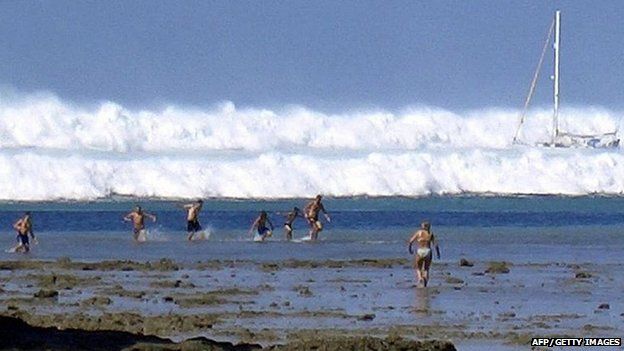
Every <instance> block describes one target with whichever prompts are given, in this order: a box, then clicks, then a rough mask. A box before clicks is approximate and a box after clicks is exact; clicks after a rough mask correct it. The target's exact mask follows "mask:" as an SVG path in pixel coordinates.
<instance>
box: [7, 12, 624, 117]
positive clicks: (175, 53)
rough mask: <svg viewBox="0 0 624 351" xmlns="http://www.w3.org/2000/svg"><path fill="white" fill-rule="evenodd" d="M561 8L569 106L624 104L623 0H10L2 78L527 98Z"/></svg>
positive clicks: (163, 88) (76, 93)
mask: <svg viewBox="0 0 624 351" xmlns="http://www.w3.org/2000/svg"><path fill="white" fill-rule="evenodd" d="M557 8H559V9H561V11H562V22H563V24H562V53H561V55H562V58H561V60H562V63H561V64H562V66H561V84H562V88H561V89H562V92H561V94H562V105H565V104H569V105H582V106H585V105H591V106H602V107H606V108H614V109H617V108H622V107H623V106H624V25H623V23H624V22H623V21H624V3H622V2H621V1H609V0H605V1H599V2H595V1H575V0H570V1H494V0H491V1H484V0H473V1H369V0H358V1H348V0H344V1H324V0H320V1H298V0H290V1H218V0H215V1H160V0H145V1H143V0H124V1H116V0H111V1H73V0H55V1H27V0H24V1H12V0H0V85H1V86H3V87H4V88H5V89H6V88H9V89H15V90H16V91H19V92H24V93H32V92H42V91H43V92H51V93H53V94H56V95H58V96H59V97H60V98H62V99H66V100H69V101H74V102H78V103H90V102H99V101H114V102H117V103H120V104H124V105H127V106H134V107H146V106H153V105H159V104H179V105H191V106H204V105H211V104H214V103H218V102H221V101H232V102H234V103H235V104H236V105H243V106H251V107H272V106H283V105H290V104H297V105H304V106H308V107H311V108H318V109H330V110H346V109H351V108H362V107H379V108H385V109H399V108H402V107H407V106H418V105H428V106H436V107H441V108H445V109H450V110H467V109H479V108H485V107H503V108H521V107H522V104H523V102H524V99H525V97H526V94H527V91H528V89H529V85H530V81H531V78H532V76H533V73H534V70H535V66H536V64H537V61H538V59H539V54H540V52H541V48H542V46H543V43H544V40H545V37H546V34H547V30H548V28H549V25H550V22H551V20H552V16H553V12H554V10H555V9H557ZM548 55H549V56H547V58H546V63H545V67H544V69H545V72H543V73H542V76H541V79H540V82H539V84H538V89H537V93H536V98H535V104H536V105H546V106H547V105H548V104H550V101H551V82H550V81H549V75H550V72H548V70H550V69H551V68H550V67H551V61H552V56H551V55H552V54H551V53H549V54H548Z"/></svg>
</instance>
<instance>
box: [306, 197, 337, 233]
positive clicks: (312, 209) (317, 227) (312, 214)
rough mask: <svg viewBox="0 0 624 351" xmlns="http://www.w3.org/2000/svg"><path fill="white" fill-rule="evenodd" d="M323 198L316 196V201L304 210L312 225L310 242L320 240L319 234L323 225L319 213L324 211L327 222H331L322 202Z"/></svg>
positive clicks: (311, 202)
mask: <svg viewBox="0 0 624 351" xmlns="http://www.w3.org/2000/svg"><path fill="white" fill-rule="evenodd" d="M322 199H323V197H322V196H321V195H316V197H315V198H314V200H312V201H310V203H308V204H307V205H306V207H305V208H304V209H303V211H304V214H305V216H306V219H307V220H308V223H309V224H310V240H316V239H317V238H318V233H319V232H320V231H322V230H323V224H322V223H321V221H320V220H319V218H318V216H319V212H321V211H323V215H324V216H325V219H326V220H327V222H331V218H329V213H327V211H326V210H325V206H323V203H322V202H321V200H322Z"/></svg>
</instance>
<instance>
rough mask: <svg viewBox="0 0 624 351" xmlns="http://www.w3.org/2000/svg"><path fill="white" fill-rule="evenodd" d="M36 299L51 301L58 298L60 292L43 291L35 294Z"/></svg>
mask: <svg viewBox="0 0 624 351" xmlns="http://www.w3.org/2000/svg"><path fill="white" fill-rule="evenodd" d="M34 296H35V297H38V298H40V299H51V298H54V297H57V296H58V291H56V290H47V289H41V290H39V291H37V292H36V293H35V294H34Z"/></svg>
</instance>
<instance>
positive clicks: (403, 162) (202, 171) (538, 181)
mask: <svg viewBox="0 0 624 351" xmlns="http://www.w3.org/2000/svg"><path fill="white" fill-rule="evenodd" d="M0 177H1V179H3V181H2V182H0V200H33V201H35V200H55V199H76V200H85V199H96V198H104V197H108V196H111V195H115V194H121V195H130V196H138V197H162V198H196V197H233V198H288V197H309V196H313V195H315V194H317V193H323V194H326V195H333V196H357V195H369V196H395V195H400V196H425V195H431V194H440V195H442V194H447V195H453V194H465V193H481V194H483V193H494V194H565V195H583V194H592V193H600V194H622V193H623V192H624V155H623V154H621V153H620V152H600V153H597V152H591V151H583V152H562V151H560V150H548V149H544V150H538V149H533V148H516V149H514V150H480V149H455V150H448V151H442V150H428V151H419V152H399V153H370V154H366V155H360V156H357V155H355V156H352V157H347V156H345V157H340V158H338V157H325V156H321V157H310V155H305V154H281V153H263V154H258V155H251V156H248V157H245V158H238V159H236V160H231V159H227V158H219V157H217V158H184V157H182V158H181V157H161V156H155V157H147V158H141V159H133V158H114V157H93V156H82V155H67V156H58V155H52V156H50V155H45V154H41V153H37V152H36V150H22V151H19V152H12V153H0Z"/></svg>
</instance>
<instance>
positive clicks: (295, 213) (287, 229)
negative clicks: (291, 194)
mask: <svg viewBox="0 0 624 351" xmlns="http://www.w3.org/2000/svg"><path fill="white" fill-rule="evenodd" d="M297 217H302V218H304V217H303V214H302V213H301V210H300V209H299V207H294V208H293V210H292V211H290V212H288V213H287V214H286V220H285V221H284V233H285V234H286V240H292V232H293V227H292V225H293V222H294V221H295V219H297Z"/></svg>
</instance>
